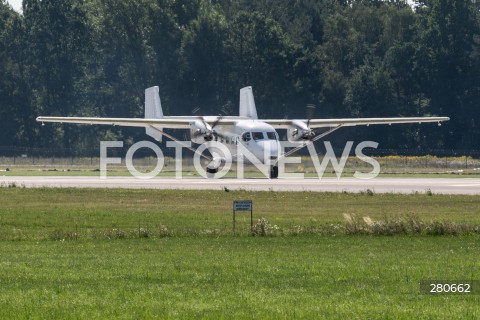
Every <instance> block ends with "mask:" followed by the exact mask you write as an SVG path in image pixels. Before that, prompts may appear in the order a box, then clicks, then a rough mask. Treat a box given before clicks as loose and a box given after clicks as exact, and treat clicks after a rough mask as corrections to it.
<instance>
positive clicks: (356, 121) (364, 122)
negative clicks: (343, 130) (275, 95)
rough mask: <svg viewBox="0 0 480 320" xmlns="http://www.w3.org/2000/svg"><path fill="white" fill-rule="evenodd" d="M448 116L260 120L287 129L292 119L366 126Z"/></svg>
mask: <svg viewBox="0 0 480 320" xmlns="http://www.w3.org/2000/svg"><path fill="white" fill-rule="evenodd" d="M448 120H450V118H448V117H407V118H340V119H311V120H310V121H309V120H287V119H266V120H262V121H263V122H266V123H268V124H270V125H271V126H273V127H275V128H278V129H288V128H289V127H290V126H291V125H292V123H293V122H294V121H302V122H305V124H307V123H308V124H309V125H308V126H309V128H311V129H315V128H328V127H337V126H341V127H353V126H368V125H371V124H395V123H424V122H438V123H439V124H440V122H442V121H448Z"/></svg>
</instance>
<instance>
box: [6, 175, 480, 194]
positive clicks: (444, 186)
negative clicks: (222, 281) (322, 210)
mask: <svg viewBox="0 0 480 320" xmlns="http://www.w3.org/2000/svg"><path fill="white" fill-rule="evenodd" d="M0 184H2V185H4V186H6V185H9V184H16V185H17V186H19V187H26V188H39V187H51V188H136V189H185V190H187V189H188V190H223V189H224V188H228V189H230V190H238V189H243V190H265V191H269V190H272V191H315V192H343V191H346V192H361V191H366V190H367V189H370V190H372V191H374V192H375V193H414V192H420V193H425V192H427V191H428V190H430V191H431V192H433V193H438V194H475V195H480V179H477V178H475V179H473V178H452V179H445V178H433V179H424V178H375V179H371V180H359V179H354V178H342V179H339V180H337V179H335V178H323V179H321V180H319V179H274V180H269V179H260V178H259V179H203V178H184V179H175V178H174V177H168V178H165V177H158V178H154V179H149V180H141V179H137V178H135V177H107V179H100V178H99V177H51V176H25V177H8V176H3V177H0Z"/></svg>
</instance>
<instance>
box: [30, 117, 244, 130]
mask: <svg viewBox="0 0 480 320" xmlns="http://www.w3.org/2000/svg"><path fill="white" fill-rule="evenodd" d="M203 118H204V119H205V121H207V122H215V121H216V120H217V119H218V117H203ZM238 118H239V117H224V118H222V119H221V120H220V122H221V124H234V123H235V122H236V121H238ZM198 119H199V117H189V116H185V117H163V118H160V119H143V118H96V117H37V121H38V122H59V123H79V124H103V125H111V126H124V127H143V128H148V127H151V126H158V127H162V128H169V129H188V128H189V126H190V123H191V122H193V121H196V120H198Z"/></svg>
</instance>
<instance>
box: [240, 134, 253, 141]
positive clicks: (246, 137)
mask: <svg viewBox="0 0 480 320" xmlns="http://www.w3.org/2000/svg"><path fill="white" fill-rule="evenodd" d="M242 140H243V141H250V140H252V135H251V134H250V132H245V133H243V134H242Z"/></svg>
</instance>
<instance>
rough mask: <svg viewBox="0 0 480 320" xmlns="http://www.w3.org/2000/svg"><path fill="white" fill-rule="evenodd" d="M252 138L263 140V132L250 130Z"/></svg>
mask: <svg viewBox="0 0 480 320" xmlns="http://www.w3.org/2000/svg"><path fill="white" fill-rule="evenodd" d="M252 138H253V140H255V141H257V140H263V139H264V137H263V132H252Z"/></svg>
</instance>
